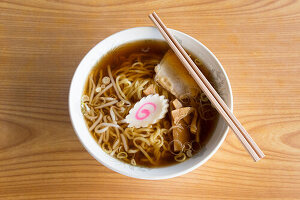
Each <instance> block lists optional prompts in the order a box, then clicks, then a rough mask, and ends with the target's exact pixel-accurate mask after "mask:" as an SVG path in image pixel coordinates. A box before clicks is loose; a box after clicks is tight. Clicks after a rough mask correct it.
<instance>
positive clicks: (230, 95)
mask: <svg viewBox="0 0 300 200" xmlns="http://www.w3.org/2000/svg"><path fill="white" fill-rule="evenodd" d="M149 28H150V29H153V28H154V29H156V28H155V27H153V26H141V27H133V28H128V29H124V30H121V31H118V32H116V33H113V34H112V35H109V36H108V37H106V38H104V39H103V40H101V41H100V42H98V43H97V44H96V45H94V46H93V47H92V48H91V49H89V51H88V52H87V53H86V54H85V55H84V57H83V58H82V60H81V61H80V63H79V65H78V66H77V68H76V70H75V72H74V74H73V77H72V80H71V84H70V89H69V98H68V104H69V115H70V119H71V120H70V121H71V123H72V126H73V129H74V131H75V133H76V135H77V137H78V139H79V141H80V142H81V144H82V145H83V146H84V148H85V149H86V151H87V152H88V153H89V154H90V155H91V156H92V157H93V158H94V159H96V160H97V161H98V162H100V163H101V164H102V165H104V166H105V167H107V168H108V169H111V170H113V171H115V172H117V173H119V174H122V175H125V176H129V177H132V178H138V179H146V180H161V179H168V178H174V177H177V176H181V175H184V174H186V173H189V172H191V171H193V170H194V169H196V168H198V167H199V166H201V165H202V164H204V163H205V162H207V161H208V160H209V159H210V158H211V157H212V156H213V155H214V154H215V153H216V152H217V150H218V149H219V148H220V146H221V145H222V144H223V142H224V140H225V138H226V136H227V134H228V130H229V127H228V126H227V127H226V129H225V131H224V134H223V135H222V136H221V139H220V141H219V142H218V144H217V145H216V146H215V147H214V148H213V150H212V151H211V152H210V153H209V154H208V155H207V156H206V157H205V158H204V159H203V160H201V161H199V162H198V163H196V164H195V165H193V166H191V167H189V168H186V169H183V170H181V171H178V172H174V173H173V174H168V175H159V176H155V177H151V178H150V177H140V176H135V175H134V174H132V173H126V171H121V170H119V169H118V167H115V166H112V165H108V164H107V163H106V162H105V161H104V160H101V159H99V158H98V156H96V155H95V153H94V152H93V151H91V149H90V148H89V147H88V146H87V145H86V144H85V143H84V142H83V140H82V139H81V136H80V134H79V133H78V130H77V129H76V126H75V121H74V119H73V111H72V106H71V102H72V99H71V93H72V90H71V89H72V85H73V84H74V79H75V74H77V73H78V71H79V66H80V65H81V64H82V63H83V62H84V61H85V58H86V57H87V56H88V54H89V53H90V52H92V51H93V50H94V49H95V48H96V47H97V46H98V45H101V43H102V42H103V41H104V40H107V39H109V38H111V37H113V36H115V35H117V34H121V33H122V32H125V31H131V30H134V29H149ZM168 29H169V30H171V31H173V32H176V33H178V34H181V35H184V36H185V37H188V38H190V39H191V40H193V41H194V42H195V43H197V44H198V45H200V46H201V47H202V48H204V49H205V50H206V51H207V53H208V54H209V55H210V56H211V57H212V58H213V59H214V60H215V61H216V62H217V64H218V65H219V67H220V69H221V71H222V73H223V74H224V77H225V80H226V84H227V85H228V88H229V97H230V102H229V103H230V106H231V107H230V110H231V112H232V111H233V94H232V88H231V84H230V81H229V78H228V75H227V73H226V72H225V69H224V67H223V65H222V64H221V63H220V61H219V60H218V59H217V57H216V56H215V55H214V54H213V53H212V52H211V51H210V50H209V49H208V48H207V47H206V46H205V45H204V44H202V43H201V42H199V41H198V40H196V39H195V38H193V37H192V36H190V35H188V34H186V33H183V32H181V31H177V30H175V29H171V28H168ZM167 167H168V166H167Z"/></svg>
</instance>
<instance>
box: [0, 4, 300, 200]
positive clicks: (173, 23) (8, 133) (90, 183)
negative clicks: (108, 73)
mask: <svg viewBox="0 0 300 200" xmlns="http://www.w3.org/2000/svg"><path fill="white" fill-rule="evenodd" d="M153 10H155V11H156V12H157V13H158V14H159V16H160V17H161V18H162V19H163V21H164V22H165V23H166V24H167V26H169V27H170V28H174V29H177V30H180V31H183V32H185V33H187V34H189V35H191V36H193V37H195V38H196V39H198V40H199V41H201V42H203V43H204V44H205V45H206V46H207V47H208V48H209V49H210V50H212V52H214V53H215V55H216V56H217V57H218V58H219V59H220V61H221V63H222V64H223V66H224V68H225V70H226V72H227V73H228V75H229V78H230V81H231V84H232V89H233V94H234V112H235V114H236V116H237V117H238V118H239V119H240V120H241V122H242V123H243V125H244V126H245V127H246V129H247V130H248V131H249V132H250V133H251V135H252V136H253V138H254V139H255V141H256V142H257V143H258V145H259V146H260V147H261V148H262V150H263V151H264V153H265V154H266V157H265V158H264V159H263V160H261V161H259V162H258V163H254V162H253V161H252V160H251V158H250V157H249V156H248V155H247V153H246V152H245V151H244V149H243V147H242V145H241V144H240V143H239V141H238V140H237V139H236V137H235V136H234V134H233V133H232V132H231V131H230V132H229V134H228V136H227V138H226V140H225V142H224V144H223V145H222V147H221V148H220V149H219V151H218V152H217V153H216V154H215V155H214V156H213V157H212V159H210V160H209V161H208V162H207V163H205V164H204V165H203V166H201V167H199V168H198V169H196V170H194V171H193V172H191V173H189V174H186V175H184V176H181V177H177V178H173V179H169V180H161V181H145V180H136V179H133V178H128V177H125V176H123V175H119V174H117V173H115V172H113V171H111V170H109V169H107V168H105V167H104V166H102V165H101V164H99V163H98V162H97V161H96V160H95V159H93V158H92V157H91V156H90V155H89V154H88V153H87V152H86V151H85V149H84V148H83V146H82V145H81V143H80V142H79V140H78V139H77V137H76V135H75V133H74V131H73V128H72V126H71V123H70V119H69V113H68V91H69V85H70V81H71V78H72V76H73V73H74V71H75V69H76V67H77V65H78V64H79V62H80V60H81V59H82V58H83V56H84V55H85V54H86V53H87V52H88V51H89V49H91V48H92V47H93V46H94V45H95V44H97V43H98V42H99V41H101V40H102V39H104V38H105V37H107V36H109V35H111V34H113V33H115V32H117V31H120V30H123V29H126V28H131V27H136V26H152V23H151V21H150V20H149V19H148V17H147V15H148V14H149V13H150V12H152V11H153ZM299 78H300V2H299V1H290V0H286V1H274V0H268V1H259V0H256V1H255V0H251V1H250V0H249V1H235V0H232V1H213V0H206V1H198V0H185V1H173V0H169V1H161V0H156V1H147V2H144V1H138V0H123V1H114V0H107V1H100V0H99V1H97V0H90V1H79V0H78V1H72V0H37V1H33V0H26V1H24V0H19V1H8V0H7V1H5V0H4V1H0V199H1V200H2V199H5V200H6V199H13V200H15V199H72V200H77V199H151V200H152V199H188V200H190V199H201V198H203V199H300V80H299Z"/></svg>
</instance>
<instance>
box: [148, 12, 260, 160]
mask: <svg viewBox="0 0 300 200" xmlns="http://www.w3.org/2000/svg"><path fill="white" fill-rule="evenodd" d="M149 17H150V19H151V20H152V21H153V23H154V24H155V25H156V26H157V28H158V29H159V31H160V32H161V34H162V35H163V37H164V38H165V39H166V41H167V42H168V44H169V46H170V47H171V48H172V50H173V51H174V53H175V54H176V55H177V56H178V58H179V59H180V61H181V62H182V64H183V65H184V66H185V67H186V69H187V70H188V72H189V73H190V74H191V76H192V77H193V78H194V80H195V81H196V83H197V84H198V85H199V87H200V88H201V90H202V91H203V92H204V93H205V94H206V96H207V97H208V99H209V100H210V102H211V103H212V104H213V105H214V106H215V108H216V109H217V111H218V112H219V113H220V114H221V115H222V116H223V118H224V119H225V121H226V122H227V123H228V125H229V126H230V127H231V129H232V130H233V132H234V133H235V134H236V136H237V137H238V139H239V140H240V141H241V142H242V144H243V145H244V147H245V148H246V150H247V151H248V152H249V154H250V155H251V156H252V158H253V159H254V161H258V160H260V159H261V158H263V157H264V156H265V155H264V153H263V152H262V151H261V150H260V148H259V147H258V146H257V144H256V143H255V142H254V141H253V139H252V138H251V136H250V135H249V134H248V133H247V131H246V130H245V128H244V127H243V126H242V125H241V123H240V122H239V121H238V120H237V118H236V117H235V116H234V115H233V113H232V112H231V111H230V109H229V108H228V107H227V105H226V104H225V102H224V101H223V100H222V98H221V97H220V96H219V95H218V93H217V92H216V91H215V89H214V88H213V87H212V86H211V84H210V83H209V82H208V80H207V79H206V78H205V76H204V75H203V74H202V72H201V71H200V70H199V68H198V67H197V66H196V64H195V63H194V62H193V61H192V59H191V58H190V57H189V56H188V54H187V53H186V52H185V50H184V49H183V48H182V46H181V45H180V44H179V43H178V41H177V40H176V39H175V38H174V37H173V36H172V35H171V34H170V32H169V31H168V29H167V27H166V26H165V25H164V24H163V22H162V21H161V20H160V18H159V17H158V16H157V14H156V13H155V12H153V13H152V14H150V15H149Z"/></svg>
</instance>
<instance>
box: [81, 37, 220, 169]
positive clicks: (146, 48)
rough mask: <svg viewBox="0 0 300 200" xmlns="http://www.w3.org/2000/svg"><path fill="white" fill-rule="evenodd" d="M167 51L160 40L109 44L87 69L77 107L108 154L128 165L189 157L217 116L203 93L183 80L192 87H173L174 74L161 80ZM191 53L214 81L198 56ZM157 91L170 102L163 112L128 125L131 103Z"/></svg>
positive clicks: (207, 135)
mask: <svg viewBox="0 0 300 200" xmlns="http://www.w3.org/2000/svg"><path fill="white" fill-rule="evenodd" d="M170 53H171V52H170V50H169V46H168V45H167V43H165V42H163V41H159V40H141V41H135V42H131V43H127V44H124V45H121V46H119V47H118V48H116V49H113V50H111V51H110V52H108V53H107V54H106V55H105V56H104V57H103V58H102V59H101V60H100V61H99V62H98V63H97V64H96V66H94V68H93V69H92V70H91V72H90V74H89V77H88V79H87V81H86V84H85V87H84V92H83V94H82V99H81V111H82V114H83V115H84V118H85V121H86V124H87V127H88V129H89V132H90V133H91V134H92V136H93V138H94V139H95V140H96V142H97V143H98V144H99V146H100V147H101V148H102V150H103V151H105V152H106V153H108V154H109V155H111V156H113V157H115V158H117V159H119V160H121V161H123V162H126V163H129V164H131V165H139V166H146V167H160V166H167V165H173V164H176V163H180V162H184V161H185V160H187V159H188V158H190V157H192V156H193V155H194V154H195V153H197V152H198V151H199V150H200V149H201V147H202V146H204V144H205V143H206V142H207V141H208V140H209V138H210V137H211V135H212V132H213V131H214V129H215V126H216V122H217V120H218V117H219V116H218V114H217V112H216V111H215V110H214V109H213V107H212V106H211V104H210V102H209V101H208V99H207V98H206V96H205V95H204V93H202V92H201V91H200V89H199V88H196V89H195V88H192V86H190V85H189V82H188V81H187V82H186V88H188V89H190V88H192V89H195V90H192V89H191V90H189V91H190V92H188V93H187V94H188V95H181V94H182V93H180V92H176V90H177V91H182V90H181V89H182V88H179V89H177V88H173V87H172V88H170V87H169V86H168V85H170V84H169V83H170V81H172V80H167V81H165V82H164V80H165V79H170V77H171V74H170V77H168V76H166V77H164V76H163V75H162V76H161V77H158V75H159V74H163V72H162V68H163V63H161V62H162V60H165V61H166V60H167V59H166V58H165V57H166V55H168V54H170ZM191 57H192V59H193V60H194V61H195V63H196V65H197V66H198V67H199V68H200V69H201V71H202V73H203V74H204V75H205V76H206V78H207V79H208V80H209V81H210V82H211V83H212V85H214V83H213V80H212V78H211V77H212V76H211V74H210V73H209V72H208V70H207V69H206V67H205V66H204V65H203V63H202V62H201V60H200V59H199V58H196V57H195V56H193V55H191ZM159 65H160V66H161V68H159V67H157V66H159ZM159 70H161V71H159ZM190 79H192V77H190ZM175 82H176V81H175ZM175 82H173V85H174V86H176V83H175ZM182 84H183V83H182ZM184 84H185V83H184ZM171 85H172V84H171ZM176 87H181V83H180V82H179V86H176ZM189 87H190V88H189ZM155 95H156V96H159V97H161V98H164V99H165V100H166V101H167V102H168V105H167V112H166V113H165V114H164V115H163V116H162V118H160V119H158V120H157V121H155V123H150V124H146V125H145V124H142V125H141V127H135V126H130V123H128V121H129V120H128V118H130V116H129V115H130V111H131V110H133V109H134V106H135V105H137V104H138V103H139V102H141V101H143V100H145V98H146V97H149V98H153V97H154V96H155ZM144 114H145V113H144ZM177 114H178V115H177ZM149 115H150V114H149ZM128 116H129V117H128ZM126 119H127V121H126ZM176 119H178V120H177V121H176ZM139 123H143V122H142V121H139Z"/></svg>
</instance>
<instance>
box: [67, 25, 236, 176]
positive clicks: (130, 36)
mask: <svg viewBox="0 0 300 200" xmlns="http://www.w3.org/2000/svg"><path fill="white" fill-rule="evenodd" d="M169 30H170V32H171V34H173V35H174V36H175V37H176V39H177V40H178V41H179V42H180V43H181V45H182V46H183V47H184V48H185V49H186V50H188V51H190V52H192V53H193V54H194V55H196V56H197V57H199V58H201V60H202V61H203V62H204V64H205V65H206V66H207V67H208V69H209V71H210V72H211V73H212V75H213V78H214V80H215V81H216V83H217V86H216V87H217V88H216V89H217V91H218V92H219V94H220V95H221V96H222V98H223V99H224V101H225V102H226V104H227V105H228V106H229V108H230V109H231V110H232V91H231V87H230V83H229V80H228V77H227V75H226V73H225V71H224V69H223V67H222V65H221V63H220V62H219V61H218V59H217V58H216V57H215V56H214V55H213V53H212V52H211V51H209V50H208V48H206V47H205V46H204V45H203V44H202V43H200V42H199V41H197V40H196V39H194V38H192V37H191V36H189V35H187V34H184V33H182V32H179V31H176V30H172V29H169ZM149 39H156V40H164V39H163V37H162V36H161V34H160V33H159V31H158V30H157V29H156V28H154V27H137V28H131V29H127V30H123V31H121V32H118V33H115V34H113V35H111V36H109V37H108V38H106V39H104V40H103V41H101V42H99V43H98V44H97V45H96V46H95V47H94V48H92V49H91V50H90V51H89V52H88V54H87V55H86V56H85V57H84V58H83V60H82V61H81V62H80V64H79V66H78V67H77V69H76V71H75V74H74V76H73V79H72V82H71V86H70V93H69V112H70V117H71V121H72V124H73V127H74V129H75V132H76V134H77V136H78V137H79V139H80V141H81V143H82V144H83V146H84V147H85V148H86V150H87V151H88V152H89V153H90V154H91V155H92V156H93V157H94V158H95V159H96V160H98V161H99V162H100V163H101V164H103V165H104V166H106V167H108V168H110V169H112V170H114V171H116V172H118V173H120V174H124V175H126V176H130V177H134V178H140V179H151V180H157V179H166V178H172V177H175V176H180V175H182V174H185V173H188V172H190V171H192V170H194V169H196V168H197V167H199V166H200V165H202V164H203V163H205V162H206V161H207V160H208V159H209V158H210V157H211V156H212V155H213V154H214V153H215V152H216V151H217V150H218V148H219V147H220V146H221V144H222V143H223V141H224V139H225V137H226V135H227V132H228V126H227V125H226V123H225V122H224V120H223V119H219V120H218V123H217V127H216V129H215V131H214V132H213V135H212V137H211V138H210V140H209V142H208V143H207V144H206V145H205V146H204V147H203V148H202V149H201V150H200V152H198V153H197V154H195V155H194V156H193V157H192V158H190V159H188V160H186V161H185V162H183V163H179V164H176V165H172V166H168V167H159V168H145V167H138V166H132V165H129V164H126V163H124V162H121V161H119V160H117V159H115V158H113V157H111V156H109V155H108V154H107V153H105V152H104V151H102V149H101V147H100V146H99V145H98V144H97V143H96V141H95V140H94V139H93V137H92V136H91V134H90V133H89V131H88V129H87V126H86V124H85V121H84V118H83V115H82V113H81V109H80V103H81V102H80V100H81V95H82V92H83V88H84V84H85V81H86V79H87V77H88V75H89V73H90V71H91V69H92V68H93V67H94V66H95V64H96V63H97V61H99V59H101V57H102V56H104V55H105V54H106V53H107V52H108V51H110V50H111V49H113V48H115V47H117V46H119V45H121V44H124V43H128V42H131V41H136V40H149Z"/></svg>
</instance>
